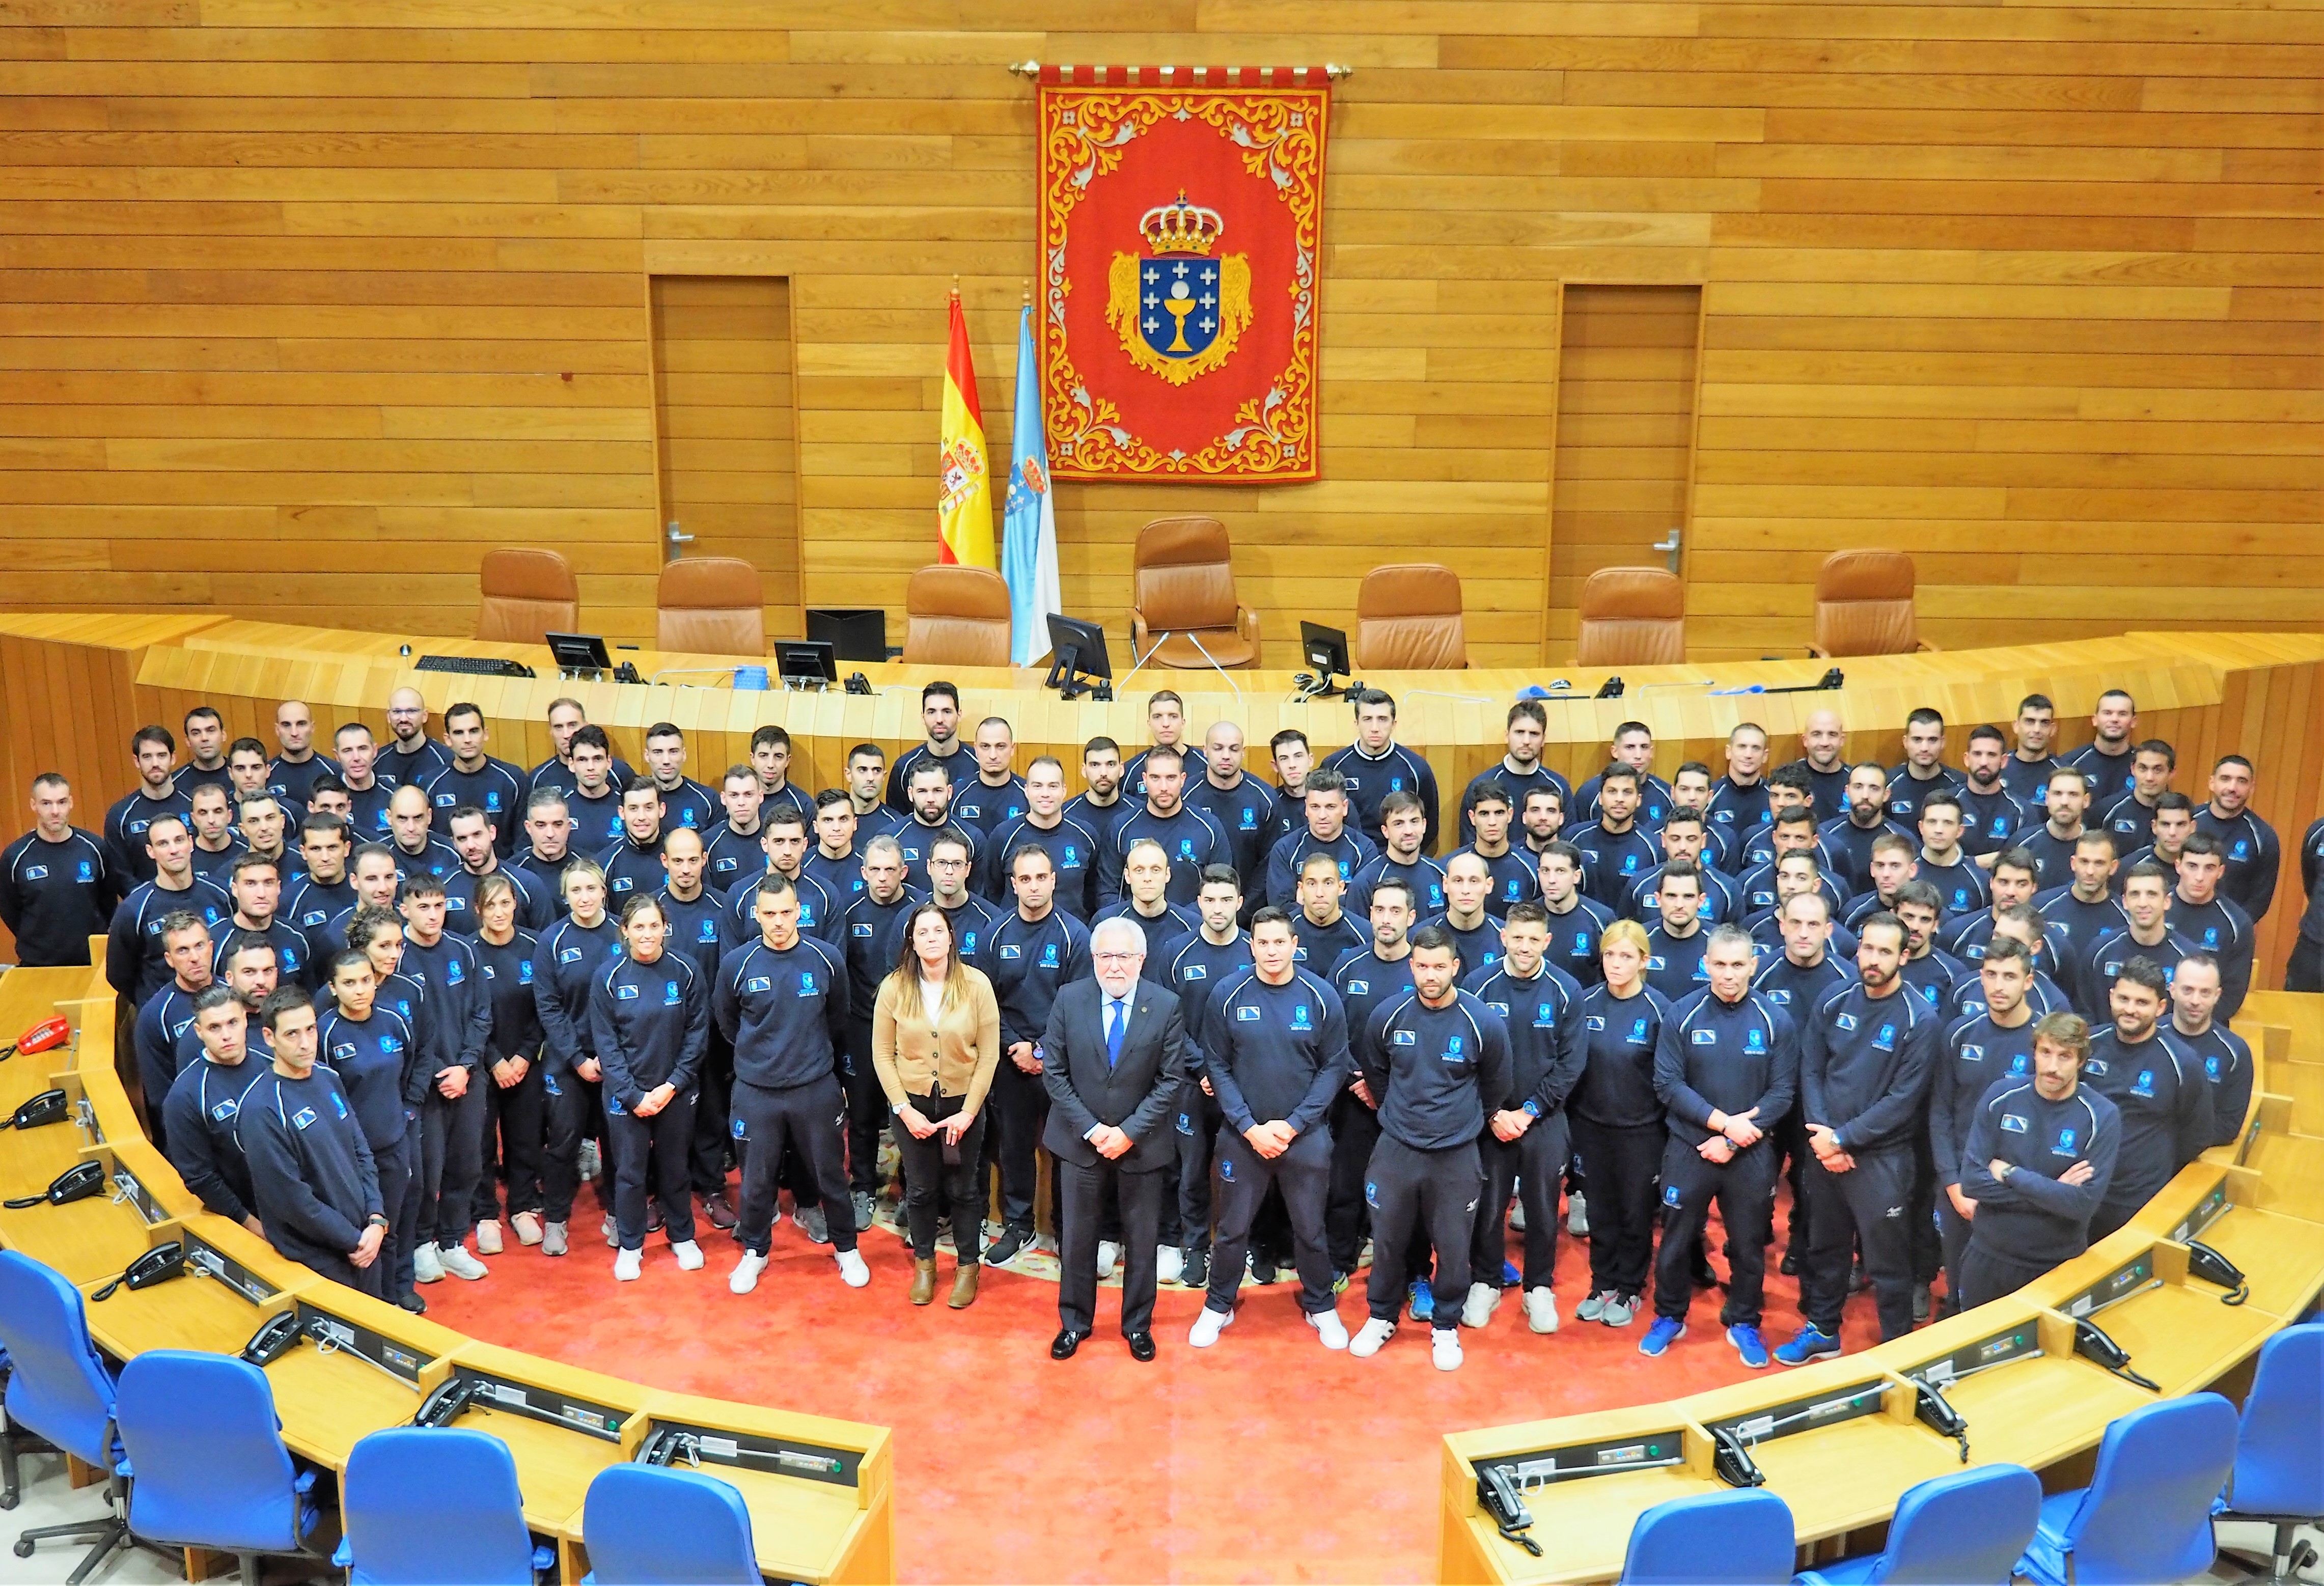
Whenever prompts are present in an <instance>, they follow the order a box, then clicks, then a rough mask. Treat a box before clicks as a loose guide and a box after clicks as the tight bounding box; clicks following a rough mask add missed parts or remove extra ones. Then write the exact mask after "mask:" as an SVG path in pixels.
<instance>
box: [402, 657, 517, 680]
mask: <svg viewBox="0 0 2324 1586" xmlns="http://www.w3.org/2000/svg"><path fill="white" fill-rule="evenodd" d="M411 669H412V670H413V671H415V672H465V673H466V674H467V675H469V676H470V677H475V678H530V677H531V676H532V669H531V668H530V667H529V666H526V665H525V664H524V663H523V662H522V661H512V660H503V659H501V658H500V657H499V656H496V655H423V656H421V657H420V659H418V660H416V661H413V662H412V663H411Z"/></svg>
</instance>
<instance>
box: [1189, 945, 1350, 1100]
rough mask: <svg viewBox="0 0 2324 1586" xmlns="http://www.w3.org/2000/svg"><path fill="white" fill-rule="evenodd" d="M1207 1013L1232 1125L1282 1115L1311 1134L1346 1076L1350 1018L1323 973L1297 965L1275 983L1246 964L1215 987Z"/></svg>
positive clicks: (1207, 1040) (1211, 1050) (1207, 1042)
mask: <svg viewBox="0 0 2324 1586" xmlns="http://www.w3.org/2000/svg"><path fill="white" fill-rule="evenodd" d="M1203 1018H1204V1021H1205V1023H1206V1026H1207V1028H1206V1031H1205V1034H1204V1037H1203V1040H1202V1042H1201V1043H1200V1045H1201V1046H1202V1047H1203V1055H1204V1061H1205V1065H1206V1071H1207V1073H1208V1074H1209V1076H1210V1081H1211V1086H1212V1089H1213V1091H1214V1092H1216V1093H1217V1095H1218V1100H1219V1111H1220V1112H1221V1113H1222V1114H1223V1115H1224V1116H1225V1118H1226V1120H1227V1127H1229V1128H1230V1129H1232V1130H1234V1131H1235V1132H1236V1133H1237V1134H1241V1133H1244V1132H1246V1131H1247V1130H1251V1129H1253V1128H1255V1127H1257V1126H1258V1125H1259V1124H1262V1123H1273V1122H1276V1121H1278V1120H1280V1121H1282V1122H1286V1123H1288V1124H1289V1125H1291V1127H1292V1129H1293V1130H1294V1131H1295V1132H1296V1133H1299V1134H1305V1133H1307V1132H1308V1131H1309V1130H1314V1129H1316V1128H1318V1127H1320V1126H1321V1125H1322V1124H1323V1120H1324V1117H1325V1115H1326V1114H1327V1113H1328V1112H1329V1111H1330V1110H1331V1105H1332V1098H1333V1096H1335V1095H1337V1094H1338V1093H1339V1091H1340V1087H1341V1086H1342V1084H1343V1083H1345V1078H1344V1076H1345V1074H1346V1073H1347V1069H1348V1023H1347V1015H1346V1010H1344V1009H1343V1008H1342V1006H1341V1004H1340V994H1339V993H1338V992H1337V991H1333V989H1332V988H1331V987H1330V986H1329V985H1327V984H1325V983H1324V982H1323V977H1322V976H1320V975H1317V974H1314V973H1310V972H1309V971H1307V970H1304V969H1298V968H1294V969H1293V970H1292V972H1291V978H1290V980H1288V981H1287V982H1285V983H1284V984H1282V985H1279V986H1275V985H1269V984H1268V982H1265V981H1263V980H1261V979H1260V978H1259V972H1258V970H1256V969H1249V970H1245V971H1244V972H1242V973H1240V974H1238V975H1236V976H1235V977H1234V979H1233V980H1232V981H1231V982H1229V983H1228V984H1226V985H1224V986H1222V987H1220V988H1219V989H1218V990H1217V991H1215V992H1213V995H1212V996H1211V998H1210V1000H1209V1001H1208V1003H1207V1004H1206V1005H1205V1007H1204V1009H1203Z"/></svg>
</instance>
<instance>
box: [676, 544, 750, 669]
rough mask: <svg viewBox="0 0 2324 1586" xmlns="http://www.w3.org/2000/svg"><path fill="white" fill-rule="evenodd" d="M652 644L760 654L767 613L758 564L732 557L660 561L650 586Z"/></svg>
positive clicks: (704, 650) (731, 653) (711, 652)
mask: <svg viewBox="0 0 2324 1586" xmlns="http://www.w3.org/2000/svg"><path fill="white" fill-rule="evenodd" d="M654 606H655V608H656V615H655V621H654V648H655V649H656V650H699V651H702V652H704V653H705V654H709V655H764V654H766V653H767V618H766V613H765V611H764V609H763V603H762V602H761V598H760V593H759V569H758V568H756V567H752V565H751V564H750V563H748V562H746V561H742V560H739V559H737V558H733V557H682V558H679V559H678V560H677V561H674V562H669V563H666V564H664V566H663V567H662V570H661V583H660V585H659V586H658V587H657V588H656V590H655V591H654Z"/></svg>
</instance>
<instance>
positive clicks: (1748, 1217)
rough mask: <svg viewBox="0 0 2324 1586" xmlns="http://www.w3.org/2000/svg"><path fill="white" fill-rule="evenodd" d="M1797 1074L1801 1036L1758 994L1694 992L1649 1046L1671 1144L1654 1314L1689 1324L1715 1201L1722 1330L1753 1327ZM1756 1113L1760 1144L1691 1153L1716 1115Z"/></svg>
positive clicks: (1665, 1153)
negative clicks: (1722, 1250)
mask: <svg viewBox="0 0 2324 1586" xmlns="http://www.w3.org/2000/svg"><path fill="white" fill-rule="evenodd" d="M1798 1078H1799V1038H1798V1035H1797V1033H1796V1031H1795V1029H1794V1026H1793V1024H1792V1021H1791V1019H1790V1017H1789V1016H1788V1015H1786V1014H1785V1013H1784V1011H1783V1010H1782V1009H1781V1008H1779V1007H1777V1006H1776V1005H1775V1003H1774V1002H1773V1001H1771V1000H1768V999H1767V998H1766V997H1765V996H1762V995H1761V994H1759V993H1757V992H1756V991H1745V992H1744V993H1743V995H1742V997H1741V998H1739V999H1738V1000H1736V1001H1733V1002H1726V1001H1722V1000H1720V997H1719V994H1718V993H1717V992H1716V991H1700V992H1697V993H1696V994H1695V995H1693V996H1692V997H1690V998H1688V999H1687V1000H1685V1001H1683V1002H1682V1003H1680V1004H1679V1005H1678V1006H1677V1007H1675V1008H1674V1009H1672V1010H1671V1011H1670V1015H1669V1017H1667V1018H1666V1019H1664V1020H1663V1027H1662V1032H1661V1036H1660V1038H1659V1039H1658V1040H1657V1041H1656V1043H1655V1094H1656V1095H1657V1096H1659V1097H1660V1098H1661V1099H1662V1102H1663V1105H1664V1107H1665V1110H1666V1116H1667V1119H1668V1122H1669V1127H1670V1143H1669V1145H1668V1146H1666V1147H1665V1148H1664V1150H1663V1214H1662V1218H1663V1242H1662V1249H1661V1250H1660V1252H1659V1253H1658V1254H1657V1255H1656V1257H1655V1315H1657V1316H1666V1317H1669V1318H1670V1319H1671V1320H1673V1321H1677V1322H1683V1321H1684V1320H1685V1319H1686V1313H1687V1307H1688V1306H1689V1305H1691V1304H1692V1301H1693V1299H1694V1277H1693V1274H1692V1265H1693V1256H1694V1251H1695V1249H1696V1247H1697V1242H1698V1241H1699V1240H1701V1237H1702V1227H1703V1221H1704V1219H1705V1218H1706V1217H1707V1216H1708V1215H1709V1214H1710V1211H1711V1202H1712V1201H1713V1200H1714V1199H1715V1200H1717V1202H1718V1203H1719V1218H1720V1222H1721V1223H1722V1224H1724V1225H1725V1227H1726V1230H1727V1259H1728V1263H1729V1268H1731V1270H1730V1272H1729V1282H1728V1288H1727V1304H1726V1305H1725V1306H1724V1307H1723V1308H1722V1309H1721V1310H1720V1315H1719V1321H1720V1325H1721V1326H1723V1327H1736V1326H1741V1327H1757V1326H1758V1325H1759V1312H1760V1302H1761V1298H1762V1296H1764V1294H1765V1292H1766V1277H1767V1243H1768V1240H1770V1239H1771V1238H1772V1237H1773V1222H1774V1216H1775V1125H1776V1123H1777V1122H1778V1121H1780V1120H1782V1118H1783V1117H1784V1114H1785V1113H1787V1112H1789V1111H1791V1110H1792V1103H1793V1099H1794V1092H1795V1090H1796V1088H1797V1084H1798ZM1755 1108H1756V1109H1757V1112H1756V1114H1755V1115H1754V1116H1753V1118H1752V1121H1753V1122H1754V1123H1756V1124H1757V1126H1758V1127H1759V1129H1760V1130H1761V1135H1760V1138H1759V1139H1758V1140H1757V1141H1756V1142H1755V1143H1753V1144H1751V1145H1748V1146H1745V1147H1743V1148H1740V1149H1738V1150H1737V1151H1736V1152H1735V1154H1734V1156H1733V1157H1732V1158H1731V1159H1729V1161H1727V1162H1725V1163H1723V1164H1722V1163H1715V1162H1711V1161H1709V1160H1707V1159H1705V1158H1704V1157H1703V1156H1702V1154H1701V1152H1700V1151H1699V1150H1697V1149H1696V1148H1697V1147H1699V1146H1701V1144H1702V1143H1703V1142H1704V1141H1705V1140H1708V1139H1711V1122H1710V1120H1711V1113H1712V1112H1713V1111H1720V1112H1725V1113H1727V1114H1729V1116H1736V1115H1739V1114H1741V1113H1744V1112H1748V1111H1752V1110H1753V1109H1755Z"/></svg>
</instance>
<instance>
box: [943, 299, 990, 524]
mask: <svg viewBox="0 0 2324 1586" xmlns="http://www.w3.org/2000/svg"><path fill="white" fill-rule="evenodd" d="M940 444H941V446H942V452H941V455H940V456H938V457H937V459H936V481H937V484H936V538H937V539H938V540H939V541H941V545H940V547H939V549H938V554H937V559H938V560H939V561H946V562H962V563H965V564H966V565H967V566H969V567H991V566H993V559H992V493H991V484H990V481H989V479H988V475H989V474H990V473H991V470H990V468H989V467H988V466H986V463H985V450H984V410H983V409H982V407H981V406H979V405H978V403H977V400H976V365H975V364H973V363H971V362H970V361H969V355H968V321H967V320H966V319H965V318H963V317H962V315H961V311H960V289H959V288H958V287H954V289H953V294H952V346H951V349H950V350H949V351H948V352H946V353H945V385H944V427H943V429H942V432H941V436H940Z"/></svg>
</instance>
